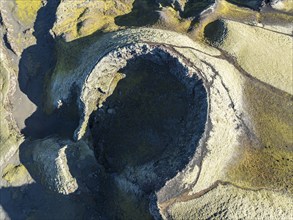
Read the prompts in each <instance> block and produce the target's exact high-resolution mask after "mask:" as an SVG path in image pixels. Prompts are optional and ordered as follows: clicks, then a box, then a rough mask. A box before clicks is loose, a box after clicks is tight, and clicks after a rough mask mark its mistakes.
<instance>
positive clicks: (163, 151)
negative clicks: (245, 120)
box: [89, 54, 207, 219]
mask: <svg viewBox="0 0 293 220" xmlns="http://www.w3.org/2000/svg"><path fill="white" fill-rule="evenodd" d="M165 55H166V54H165ZM166 56H167V55H166ZM186 71H187V70H186V69H185V68H184V67H183V66H181V64H180V63H179V62H178V61H177V60H176V59H174V58H172V57H171V56H169V57H165V59H162V58H160V59H158V58H154V56H153V55H151V54H147V55H144V56H140V57H138V58H133V59H132V60H130V61H128V63H127V66H126V67H125V68H123V69H121V70H119V71H118V72H119V74H125V78H124V79H122V80H120V81H119V82H118V85H117V87H116V88H115V90H114V92H113V94H112V95H111V96H109V97H108V98H107V100H106V102H105V103H104V104H103V107H101V108H100V109H98V110H97V111H96V112H95V113H94V114H92V117H91V119H90V123H89V127H90V131H91V134H92V137H93V143H94V148H95V154H96V158H97V160H98V162H99V163H100V164H102V165H103V166H104V168H105V170H106V172H107V173H109V174H110V175H111V176H112V177H114V178H112V180H111V181H109V180H108V181H105V184H104V187H102V188H103V190H101V191H102V192H104V194H105V198H104V201H105V204H106V205H105V212H106V213H112V214H113V216H110V218H111V219H115V218H116V217H118V216H119V219H148V218H150V213H149V210H148V205H149V196H150V195H151V194H152V193H154V192H155V191H156V190H159V189H160V188H161V187H163V186H164V184H165V183H166V181H167V180H169V179H171V178H173V177H174V176H175V175H176V174H177V173H178V172H179V171H181V170H182V169H183V168H184V167H185V166H186V165H187V163H188V162H189V161H190V159H191V158H192V157H193V155H194V153H195V149H196V146H197V145H198V142H199V140H200V138H201V136H202V134H203V132H204V128H205V122H206V116H207V115H206V114H207V97H206V91H205V88H204V86H203V83H202V81H201V80H199V79H198V78H196V77H195V76H194V77H191V78H190V77H187V76H186ZM184 72H185V73H184ZM117 74H118V73H117ZM184 74H185V75H184ZM124 181H126V182H127V183H125V185H124V189H127V190H126V191H127V192H126V191H125V190H123V189H122V188H123V187H121V182H124ZM117 182H120V184H119V183H118V184H117ZM128 184H129V185H128ZM132 190H133V191H132ZM138 192H139V193H138ZM138 194H139V196H138ZM126 204H127V205H126ZM110 210H111V211H110ZM113 210H115V211H113Z"/></svg>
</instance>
